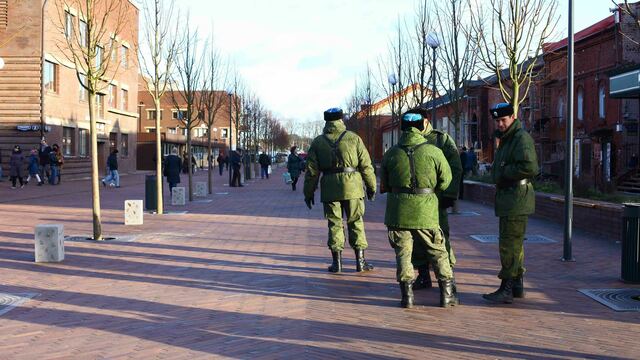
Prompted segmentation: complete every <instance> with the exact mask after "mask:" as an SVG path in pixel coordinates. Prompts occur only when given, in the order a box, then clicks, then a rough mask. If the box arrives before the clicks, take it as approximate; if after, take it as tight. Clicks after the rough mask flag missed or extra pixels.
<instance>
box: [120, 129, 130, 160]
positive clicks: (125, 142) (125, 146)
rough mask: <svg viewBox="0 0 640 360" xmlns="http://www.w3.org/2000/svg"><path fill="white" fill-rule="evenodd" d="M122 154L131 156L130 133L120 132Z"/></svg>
mask: <svg viewBox="0 0 640 360" xmlns="http://www.w3.org/2000/svg"><path fill="white" fill-rule="evenodd" d="M120 155H122V156H129V134H120Z"/></svg>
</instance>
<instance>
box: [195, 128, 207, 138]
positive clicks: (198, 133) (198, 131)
mask: <svg viewBox="0 0 640 360" xmlns="http://www.w3.org/2000/svg"><path fill="white" fill-rule="evenodd" d="M193 135H194V137H205V136H207V128H201V127H199V128H195V129H193Z"/></svg>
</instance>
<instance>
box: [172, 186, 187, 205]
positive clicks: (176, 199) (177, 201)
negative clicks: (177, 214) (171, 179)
mask: <svg viewBox="0 0 640 360" xmlns="http://www.w3.org/2000/svg"><path fill="white" fill-rule="evenodd" d="M185 193H186V191H185V188H184V187H174V188H173V191H172V192H171V205H185V204H186V203H187V199H186V197H185Z"/></svg>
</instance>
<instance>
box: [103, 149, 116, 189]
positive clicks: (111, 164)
mask: <svg viewBox="0 0 640 360" xmlns="http://www.w3.org/2000/svg"><path fill="white" fill-rule="evenodd" d="M107 168H108V169H109V170H108V175H107V176H106V177H105V178H104V179H102V186H107V183H109V186H114V185H115V187H117V188H119V187H120V174H119V173H118V149H113V150H112V151H111V154H109V157H108V158H107Z"/></svg>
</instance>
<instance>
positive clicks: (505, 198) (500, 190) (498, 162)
mask: <svg viewBox="0 0 640 360" xmlns="http://www.w3.org/2000/svg"><path fill="white" fill-rule="evenodd" d="M497 136H498V138H499V139H500V145H499V146H498V151H496V155H495V158H494V160H493V167H492V169H491V173H492V174H491V175H492V177H493V182H494V183H495V184H496V202H495V213H496V216H515V215H530V214H533V213H534V212H535V207H536V202H535V200H536V196H535V192H534V190H533V185H532V184H531V183H529V184H527V185H514V186H510V185H512V184H513V183H514V182H516V181H519V180H523V179H528V180H531V179H533V178H534V177H535V176H536V175H538V159H537V156H536V149H535V145H534V142H533V138H531V135H529V134H528V133H527V132H526V131H524V129H523V128H522V125H521V124H520V120H516V121H514V122H513V124H511V126H510V127H509V128H508V129H507V131H506V132H505V133H504V134H501V133H498V135H497Z"/></svg>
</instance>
